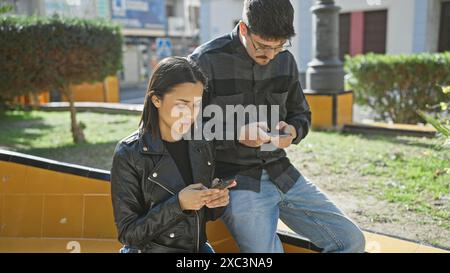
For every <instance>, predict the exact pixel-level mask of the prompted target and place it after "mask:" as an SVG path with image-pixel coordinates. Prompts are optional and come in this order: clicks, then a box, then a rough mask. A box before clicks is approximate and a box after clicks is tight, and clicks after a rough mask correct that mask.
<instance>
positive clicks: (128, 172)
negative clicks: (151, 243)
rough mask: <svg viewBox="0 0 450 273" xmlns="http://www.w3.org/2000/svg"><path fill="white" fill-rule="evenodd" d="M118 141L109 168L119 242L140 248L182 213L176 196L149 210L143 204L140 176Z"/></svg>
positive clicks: (128, 154) (130, 157) (127, 153)
mask: <svg viewBox="0 0 450 273" xmlns="http://www.w3.org/2000/svg"><path fill="white" fill-rule="evenodd" d="M126 148H127V147H124V146H123V145H121V144H119V145H118V147H117V148H116V151H115V153H114V157H113V164H112V169H111V197H112V203H113V210H114V218H115V223H116V226H117V229H118V236H119V241H120V242H121V243H123V244H124V245H128V246H133V247H138V248H142V247H144V246H145V245H146V242H147V241H148V240H152V238H153V237H155V236H157V235H158V234H159V233H161V232H162V231H163V230H165V229H166V228H168V227H169V226H170V225H171V224H172V223H173V222H174V221H176V220H177V219H179V217H181V216H183V215H184V213H183V211H182V209H181V207H180V204H179V201H178V196H173V197H171V198H170V199H168V200H166V201H165V202H162V203H159V204H157V205H156V206H154V207H152V208H150V209H149V210H148V209H146V208H145V206H144V197H143V193H142V188H141V187H140V185H141V183H140V181H141V177H140V176H139V174H138V172H137V171H136V169H135V168H134V164H133V159H132V154H131V153H129V152H126Z"/></svg>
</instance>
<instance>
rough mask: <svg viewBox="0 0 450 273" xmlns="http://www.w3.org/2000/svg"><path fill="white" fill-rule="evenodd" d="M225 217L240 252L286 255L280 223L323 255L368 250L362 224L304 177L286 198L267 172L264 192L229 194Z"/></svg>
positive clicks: (264, 175)
mask: <svg viewBox="0 0 450 273" xmlns="http://www.w3.org/2000/svg"><path fill="white" fill-rule="evenodd" d="M238 183H239V181H238ZM222 219H223V220H224V222H225V224H226V226H227V227H228V229H229V230H230V232H231V234H232V235H233V237H234V239H235V240H236V242H237V244H238V246H239V248H240V251H241V252H256V253H266V252H267V253H272V252H274V253H277V252H283V246H282V244H281V241H280V238H279V237H278V235H277V232H276V231H277V223H278V219H281V220H282V221H283V222H284V223H285V224H286V225H287V226H288V227H289V228H290V229H292V230H293V231H295V232H296V233H298V234H299V235H301V236H303V237H306V238H308V239H309V240H311V242H312V243H314V244H315V245H316V246H318V247H320V248H322V249H323V252H364V247H365V239H364V235H363V233H362V232H361V230H360V229H359V228H358V226H357V225H356V224H355V223H353V222H352V221H351V220H350V219H349V218H348V217H347V216H345V215H344V213H342V212H341V211H340V210H339V209H338V208H337V207H336V205H335V204H333V202H332V201H330V199H329V198H328V197H327V196H326V195H325V194H324V193H323V192H321V191H320V189H319V188H317V187H316V186H315V185H314V184H312V183H311V182H310V181H308V180H307V178H305V177H304V176H300V178H299V179H298V180H297V182H296V183H295V184H294V186H293V187H292V188H291V189H290V190H289V191H288V192H287V193H286V194H285V193H283V192H282V191H280V190H279V189H278V187H277V186H276V185H275V184H274V183H272V182H271V181H270V177H269V175H268V174H267V172H266V171H265V170H264V171H263V174H262V176H261V191H260V192H259V193H257V192H253V191H248V190H232V191H230V204H229V205H228V207H227V209H226V210H225V213H224V215H223V216H222Z"/></svg>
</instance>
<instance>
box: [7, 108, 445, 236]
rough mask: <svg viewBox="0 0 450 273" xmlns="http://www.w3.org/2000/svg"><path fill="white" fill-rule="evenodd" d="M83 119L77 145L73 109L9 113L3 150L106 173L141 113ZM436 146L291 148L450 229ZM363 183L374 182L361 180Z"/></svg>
mask: <svg viewBox="0 0 450 273" xmlns="http://www.w3.org/2000/svg"><path fill="white" fill-rule="evenodd" d="M78 120H79V121H81V122H83V123H84V124H85V125H86V129H85V131H84V132H85V135H86V138H87V141H88V142H87V143H84V144H80V145H74V144H73V143H72V138H71V133H70V126H69V125H70V116H69V113H68V112H42V111H31V112H24V111H13V112H6V113H4V114H3V115H2V116H0V147H3V148H7V149H10V150H15V151H19V152H23V153H27V154H33V155H37V156H42V157H46V158H51V159H55V160H60V161H64V162H70V163H76V164H80V165H84V166H90V167H96V168H101V169H106V170H108V169H110V167H111V158H112V154H113V152H114V148H115V145H116V144H117V142H118V141H119V140H120V139H122V138H124V137H126V136H127V135H129V134H130V133H132V132H133V131H134V130H136V128H137V124H138V122H139V116H136V115H112V114H98V113H78ZM438 143H439V142H438V141H437V140H433V139H425V138H414V137H388V136H376V135H374V136H366V135H347V134H342V133H338V132H327V131H314V132H311V133H310V134H309V135H308V137H307V138H306V139H305V140H304V141H302V142H301V144H300V145H298V146H293V147H290V148H289V156H290V158H291V160H292V161H293V163H294V164H295V165H296V166H298V167H299V168H300V169H302V168H303V167H304V166H305V165H306V164H313V165H314V166H313V168H311V170H310V171H311V172H312V173H313V174H314V175H322V176H328V177H332V178H333V179H335V180H337V182H338V183H339V187H340V188H339V191H345V190H347V191H351V192H352V194H353V193H354V194H355V195H358V196H359V198H364V196H365V195H367V194H371V195H373V194H374V193H375V195H376V196H377V198H380V199H382V200H387V201H389V202H393V203H398V204H401V205H402V207H403V208H404V209H406V210H409V211H414V212H417V213H421V214H427V215H430V216H432V217H433V219H434V221H435V222H436V223H437V224H438V225H440V226H442V227H444V228H446V229H450V226H449V225H450V224H449V223H450V207H449V206H450V205H449V198H450V163H449V162H450V150H449V149H442V148H440V146H439V145H438ZM349 177H351V178H349ZM365 178H368V179H366V180H368V181H369V184H368V185H363V184H362V183H360V182H359V181H358V180H360V181H363V180H364V179H365ZM348 180H352V181H348ZM353 180H356V181H353Z"/></svg>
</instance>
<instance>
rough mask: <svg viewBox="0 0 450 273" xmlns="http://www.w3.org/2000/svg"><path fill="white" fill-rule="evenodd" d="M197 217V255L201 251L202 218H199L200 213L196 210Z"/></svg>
mask: <svg viewBox="0 0 450 273" xmlns="http://www.w3.org/2000/svg"><path fill="white" fill-rule="evenodd" d="M195 216H196V219H197V245H196V247H197V253H198V252H199V251H200V217H199V216H198V212H197V211H196V210H195Z"/></svg>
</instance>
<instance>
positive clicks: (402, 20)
mask: <svg viewBox="0 0 450 273" xmlns="http://www.w3.org/2000/svg"><path fill="white" fill-rule="evenodd" d="M291 3H292V5H293V6H294V9H295V22H294V24H295V29H296V33H297V35H296V36H295V37H294V38H293V39H292V44H293V47H292V49H291V52H292V53H293V54H294V56H295V57H296V60H297V63H298V66H299V71H300V73H301V76H302V81H303V84H304V75H305V72H306V69H307V67H308V62H310V61H311V59H312V56H313V48H312V39H313V26H312V13H311V11H310V9H311V7H312V5H313V4H314V0H291ZM336 4H337V5H339V6H340V7H341V10H340V20H339V21H340V23H339V28H340V53H341V58H343V57H344V55H346V54H349V55H356V54H362V53H367V52H376V53H385V54H413V53H419V52H442V51H447V50H450V0H336ZM242 7H243V0H202V1H201V22H200V25H201V30H200V39H201V41H202V42H206V41H208V40H210V39H213V38H214V37H217V36H220V35H222V34H224V33H227V32H230V30H231V29H232V28H233V26H234V25H235V24H236V23H237V22H238V21H239V20H240V18H241V13H242Z"/></svg>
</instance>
